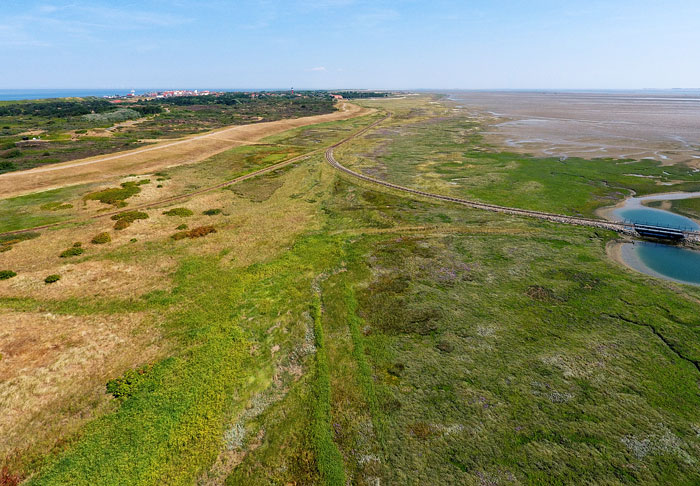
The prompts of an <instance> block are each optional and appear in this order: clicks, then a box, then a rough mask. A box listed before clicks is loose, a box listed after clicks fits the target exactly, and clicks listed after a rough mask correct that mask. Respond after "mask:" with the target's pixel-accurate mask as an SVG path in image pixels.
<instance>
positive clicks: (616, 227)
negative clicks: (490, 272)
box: [326, 114, 697, 239]
mask: <svg viewBox="0 0 700 486" xmlns="http://www.w3.org/2000/svg"><path fill="white" fill-rule="evenodd" d="M390 117H391V114H389V115H387V116H386V117H384V118H382V119H381V120H379V121H376V122H375V123H373V124H371V125H369V126H368V127H366V128H365V129H363V130H361V131H359V132H357V133H356V134H354V135H353V136H352V137H348V138H346V139H345V140H342V141H340V142H338V143H336V144H335V145H333V146H331V147H329V148H328V149H327V150H326V161H327V162H328V163H329V164H330V165H332V166H333V167H335V168H336V169H338V170H340V171H342V172H344V173H346V174H349V175H351V176H352V177H355V178H358V179H362V180H364V181H367V182H370V183H372V184H378V185H380V186H384V187H388V188H391V189H395V190H397V191H401V192H406V193H409V194H413V195H415V196H420V197H424V198H429V199H437V200H439V201H446V202H451V203H456V204H461V205H463V206H467V207H470V208H473V209H482V210H485V211H492V212H496V213H504V214H512V215H515V216H526V217H529V218H537V219H542V220H545V221H552V222H554V223H561V224H571V225H576V226H588V227H591V228H601V229H606V230H612V231H617V232H618V233H624V234H629V235H634V234H636V232H635V230H634V225H632V224H630V223H617V222H613V221H605V220H602V219H592V218H579V217H576V216H566V215H563V214H555V213H546V212H543V211H531V210H528V209H519V208H511V207H507V206H497V205H495V204H487V203H481V202H476V201H470V200H468V199H462V198H459V197H451V196H444V195H442V194H434V193H431V192H425V191H420V190H418V189H412V188H410V187H405V186H400V185H398V184H393V183H391V182H386V181H383V180H380V179H375V178H374V177H370V176H367V175H365V174H360V173H359V172H355V171H353V170H351V169H348V168H347V167H345V166H344V165H342V164H341V163H340V162H338V161H337V160H336V159H335V156H334V154H333V150H334V149H335V148H337V147H339V146H340V145H342V144H344V143H345V142H347V141H349V140H351V139H353V138H356V137H358V136H360V135H362V134H363V133H365V132H367V131H368V130H371V129H372V128H374V127H376V126H377V125H379V124H380V123H382V122H384V121H386V120H387V119H389V118H390ZM691 236H692V237H693V239H695V237H697V235H691Z"/></svg>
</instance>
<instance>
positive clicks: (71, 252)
mask: <svg viewBox="0 0 700 486" xmlns="http://www.w3.org/2000/svg"><path fill="white" fill-rule="evenodd" d="M83 253H85V250H84V249H83V248H80V247H79V246H72V247H70V248H68V249H67V250H64V251H62V252H61V254H60V255H58V256H59V257H61V258H68V257H72V256H78V255H82V254H83Z"/></svg>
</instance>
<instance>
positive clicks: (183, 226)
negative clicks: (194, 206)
mask: <svg viewBox="0 0 700 486" xmlns="http://www.w3.org/2000/svg"><path fill="white" fill-rule="evenodd" d="M175 229H176V230H186V229H187V225H186V224H184V223H183V224H181V225H180V226H178V227H177V228H175Z"/></svg>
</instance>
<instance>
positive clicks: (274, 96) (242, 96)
mask: <svg viewBox="0 0 700 486" xmlns="http://www.w3.org/2000/svg"><path fill="white" fill-rule="evenodd" d="M297 94H300V95H302V96H301V97H300V96H297V95H295V94H293V93H292V92H291V91H278V92H270V93H264V92H261V93H238V92H229V93H222V94H219V95H204V96H175V97H172V98H159V99H155V100H150V101H148V102H147V103H148V104H149V105H152V104H168V105H176V106H188V105H240V104H244V103H260V102H261V101H266V102H269V103H275V102H278V103H284V102H288V101H298V100H300V99H303V100H306V101H309V100H313V101H324V100H326V99H327V98H328V97H329V95H328V93H327V92H325V91H303V92H300V93H297Z"/></svg>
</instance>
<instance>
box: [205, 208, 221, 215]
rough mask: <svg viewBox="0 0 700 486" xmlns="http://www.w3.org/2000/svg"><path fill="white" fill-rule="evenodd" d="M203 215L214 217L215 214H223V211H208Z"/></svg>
mask: <svg viewBox="0 0 700 486" xmlns="http://www.w3.org/2000/svg"><path fill="white" fill-rule="evenodd" d="M202 214H206V215H207V216H214V215H215V214H221V209H218V208H217V209H207V210H206V211H204V212H203V213H202Z"/></svg>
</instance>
